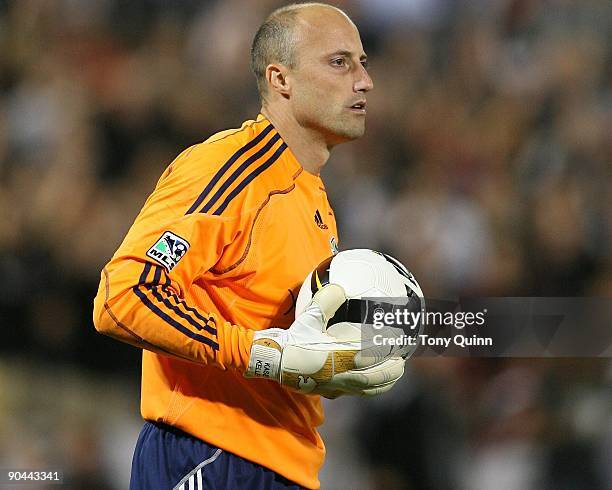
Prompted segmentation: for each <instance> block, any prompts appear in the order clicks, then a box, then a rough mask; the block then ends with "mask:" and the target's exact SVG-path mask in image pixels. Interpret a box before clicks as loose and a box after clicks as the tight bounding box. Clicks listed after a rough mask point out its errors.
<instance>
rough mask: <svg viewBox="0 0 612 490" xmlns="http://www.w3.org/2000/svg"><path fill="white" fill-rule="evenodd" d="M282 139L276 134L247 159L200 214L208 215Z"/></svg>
mask: <svg viewBox="0 0 612 490" xmlns="http://www.w3.org/2000/svg"><path fill="white" fill-rule="evenodd" d="M279 139H280V134H278V133H276V134H275V135H274V136H273V137H272V138H270V140H269V141H268V142H267V143H266V144H265V146H263V147H262V148H261V149H260V150H259V151H257V153H254V154H253V155H251V156H250V157H249V158H247V159H246V160H245V161H244V163H243V164H242V165H240V167H238V168H237V169H236V170H234V172H232V175H230V176H229V177H228V178H227V180H226V181H225V182H224V183H223V185H222V186H221V187H219V189H218V190H217V192H215V194H214V195H213V196H212V197H211V198H210V199H209V201H208V202H207V203H206V205H205V206H204V207H203V208H202V209H201V210H200V213H206V212H208V211H209V210H210V208H212V207H213V205H214V204H216V203H217V202H218V200H219V198H220V197H221V195H222V194H223V193H224V192H225V191H226V190H227V188H228V187H229V186H230V185H232V184H233V183H234V182H235V181H236V179H238V177H240V174H242V173H243V172H244V171H245V170H246V169H247V168H248V167H249V166H250V165H253V163H255V162H257V161H258V160H259V159H260V158H261V157H263V156H264V155H265V154H266V153H267V152H268V151H269V150H270V148H272V147H273V146H274V144H275V143H276V142H277V141H278V140H279Z"/></svg>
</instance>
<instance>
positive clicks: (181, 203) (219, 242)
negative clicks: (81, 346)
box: [94, 115, 337, 488]
mask: <svg viewBox="0 0 612 490" xmlns="http://www.w3.org/2000/svg"><path fill="white" fill-rule="evenodd" d="M335 237H337V230H336V223H335V220H334V215H333V213H332V210H331V207H330V205H329V203H328V200H327V195H326V193H325V188H324V186H323V183H322V182H321V179H320V177H318V176H315V175H313V174H310V173H308V172H306V171H305V170H304V169H303V168H302V166H301V165H300V164H299V162H298V161H297V160H296V158H295V156H294V155H293V154H292V152H291V150H290V149H289V148H288V147H287V145H286V144H285V143H284V142H283V140H282V138H281V137H280V135H279V133H278V132H277V131H276V130H275V129H274V127H273V126H272V124H271V123H270V122H269V121H268V120H267V119H266V118H265V117H264V116H262V115H260V116H259V117H258V118H257V120H255V121H247V122H245V123H244V124H243V126H242V127H241V128H240V129H237V130H230V131H224V132H221V133H218V134H216V135H214V136H212V137H211V138H209V139H208V140H207V141H205V142H204V143H201V144H199V145H195V146H193V147H191V148H189V149H187V150H185V151H184V152H183V153H181V154H180V155H179V156H178V157H177V158H176V159H175V160H174V161H173V162H172V163H171V164H170V165H169V166H168V168H167V169H166V170H165V172H164V173H163V174H162V176H161V178H160V180H159V182H158V184H157V186H156V188H155V190H154V192H153V193H152V194H151V195H150V196H149V198H148V199H147V201H146V202H145V204H144V207H143V208H142V210H141V212H140V214H139V215H138V217H137V218H136V221H135V222H134V224H133V225H132V227H131V229H130V230H129V232H128V234H127V236H126V237H125V239H124V241H123V243H122V244H121V246H120V247H119V249H118V250H117V252H116V253H115V255H114V256H113V258H112V259H111V261H110V262H109V263H108V264H107V265H106V267H105V268H104V269H103V271H102V274H101V275H102V278H101V282H100V287H99V290H98V294H97V296H96V298H95V300H94V323H95V325H96V328H97V329H98V330H99V331H100V332H103V333H105V334H107V335H110V336H113V337H115V338H118V339H120V340H123V341H126V342H129V343H132V344H134V345H137V346H139V347H142V348H143V349H145V350H143V357H142V399H141V412H142V416H143V417H144V418H145V419H147V420H152V421H158V422H163V423H165V424H169V425H172V426H175V427H177V428H179V429H181V430H183V431H185V432H187V433H189V434H192V435H194V436H195V437H198V438H200V439H202V440H204V441H207V442H209V443H211V444H213V445H215V446H218V447H220V448H222V449H224V450H227V451H229V452H232V453H234V454H237V455H239V456H241V457H243V458H246V459H248V460H250V461H253V462H255V463H258V464H260V465H262V466H265V467H267V468H270V469H272V470H273V471H275V472H277V473H279V474H281V475H283V476H285V477H286V478H288V479H290V480H292V481H295V482H296V483H298V484H300V485H302V486H304V487H307V488H318V486H319V482H318V477H317V474H318V471H319V468H320V467H321V465H322V463H323V457H324V453H325V448H324V446H323V442H322V440H321V438H320V436H319V434H318V432H317V430H316V427H317V426H318V425H320V424H321V423H322V421H323V410H322V406H321V403H320V399H319V396H315V395H302V394H298V393H294V392H291V391H289V390H287V389H285V388H283V387H281V385H279V384H278V383H275V382H273V381H269V380H262V379H245V378H244V377H243V372H244V371H245V369H246V367H247V364H248V360H249V352H250V347H251V342H252V338H253V331H254V330H261V329H265V328H270V327H284V328H286V327H288V326H289V325H290V324H291V323H292V321H293V319H294V306H295V299H296V297H297V292H298V290H299V287H300V285H301V283H302V281H303V280H304V278H305V277H306V275H307V274H308V272H310V271H311V270H312V269H313V268H314V267H316V266H317V265H318V264H319V263H320V262H321V261H322V260H323V259H325V258H326V257H328V256H329V255H331V253H332V252H333V251H335V249H336V238H335Z"/></svg>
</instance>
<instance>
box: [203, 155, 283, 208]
mask: <svg viewBox="0 0 612 490" xmlns="http://www.w3.org/2000/svg"><path fill="white" fill-rule="evenodd" d="M286 148H287V144H286V143H283V144H282V145H280V146H279V147H278V148H277V150H276V151H275V152H274V153H273V154H272V156H271V157H270V158H268V159H267V160H266V161H265V162H264V163H263V164H262V165H260V166H259V167H257V168H256V169H255V170H253V171H252V172H251V173H250V174H249V175H247V177H246V178H245V179H244V180H243V181H242V182H241V183H240V184H238V185H237V186H236V188H235V189H234V190H232V192H230V193H229V194H228V195H227V197H226V198H225V200H224V201H223V203H221V205H220V206H219V207H218V208H217V209H216V210H215V211H214V212H213V214H214V215H216V216H219V215H220V214H221V213H222V212H223V211H224V210H225V208H227V206H228V205H229V203H230V202H231V201H232V199H234V198H235V197H236V196H237V195H238V194H240V192H241V191H242V190H243V189H244V188H245V187H246V186H247V185H248V184H249V183H250V182H251V181H252V180H253V179H254V178H255V177H257V176H258V175H259V174H260V173H262V172H263V171H264V170H266V169H267V168H268V167H270V165H272V164H273V163H274V162H275V161H276V160H278V158H279V157H280V156H281V154H282V153H283V152H284V151H285V149H286Z"/></svg>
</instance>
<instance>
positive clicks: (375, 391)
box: [360, 381, 395, 397]
mask: <svg viewBox="0 0 612 490" xmlns="http://www.w3.org/2000/svg"><path fill="white" fill-rule="evenodd" d="M394 385H395V381H393V382H391V383H387V384H384V385H380V386H375V387H373V388H367V389H365V390H361V393H360V395H361V396H365V397H371V396H378V395H382V394H383V393H386V392H387V391H389V390H390V389H391V388H393V386H394Z"/></svg>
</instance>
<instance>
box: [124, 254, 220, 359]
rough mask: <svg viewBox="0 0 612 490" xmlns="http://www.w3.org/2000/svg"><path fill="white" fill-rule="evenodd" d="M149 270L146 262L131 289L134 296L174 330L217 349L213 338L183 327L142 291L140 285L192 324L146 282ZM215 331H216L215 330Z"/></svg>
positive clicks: (190, 320)
mask: <svg viewBox="0 0 612 490" xmlns="http://www.w3.org/2000/svg"><path fill="white" fill-rule="evenodd" d="M150 270H151V263H150V262H147V263H146V264H145V266H144V269H143V271H142V274H141V275H140V279H139V281H138V284H137V285H135V286H134V287H133V288H132V290H133V291H134V294H136V296H138V298H139V299H140V301H141V302H142V303H143V304H144V305H145V306H146V307H147V308H148V309H149V310H151V311H152V312H153V313H154V314H155V315H157V316H158V317H160V318H161V319H162V320H164V321H165V322H166V323H168V324H169V325H170V326H172V327H174V328H175V329H176V330H178V331H179V332H181V333H182V334H184V335H186V336H187V337H189V338H191V339H193V340H197V341H198V342H202V343H203V344H206V345H208V346H210V347H211V348H212V349H214V350H219V344H218V343H217V342H215V341H214V340H212V339H211V338H209V337H205V336H204V335H200V334H197V333H195V332H192V331H191V330H189V329H188V328H187V327H185V326H184V325H182V324H181V323H179V322H178V321H177V320H175V319H174V318H172V317H171V316H170V315H168V314H167V313H164V312H163V311H162V310H161V309H160V308H159V307H158V306H156V305H155V304H154V303H153V302H152V301H151V299H150V298H149V297H148V296H147V295H146V294H145V293H144V292H143V291H142V289H141V287H143V288H145V289H149V290H150V291H151V292H152V294H153V296H155V298H156V299H157V300H158V301H160V302H162V303H163V304H164V305H166V306H167V307H168V308H169V309H171V310H173V311H175V313H176V314H177V315H179V316H181V317H182V318H185V319H187V320H188V321H189V322H190V323H191V324H192V325H193V323H194V320H193V319H191V318H190V317H188V316H187V315H186V314H184V313H183V312H181V311H180V310H178V308H176V307H173V306H172V304H171V303H170V302H169V301H168V300H167V299H164V298H163V297H162V296H161V294H159V291H156V289H155V287H154V285H153V284H147V276H148V275H149V271H150ZM198 329H199V330H200V329H202V326H201V325H199V328H198ZM215 333H216V331H215Z"/></svg>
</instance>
